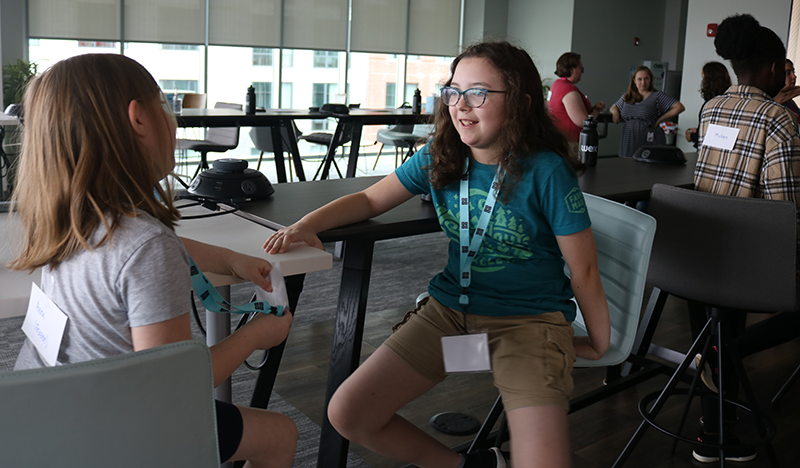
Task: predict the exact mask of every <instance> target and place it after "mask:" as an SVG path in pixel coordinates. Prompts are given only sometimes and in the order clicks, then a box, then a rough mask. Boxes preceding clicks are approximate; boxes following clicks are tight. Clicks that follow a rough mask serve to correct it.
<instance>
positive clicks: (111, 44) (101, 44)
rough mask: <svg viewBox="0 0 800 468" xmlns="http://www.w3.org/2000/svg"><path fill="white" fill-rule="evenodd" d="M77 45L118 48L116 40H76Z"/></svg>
mask: <svg viewBox="0 0 800 468" xmlns="http://www.w3.org/2000/svg"><path fill="white" fill-rule="evenodd" d="M78 47H98V48H104V49H113V48H115V47H116V48H119V43H117V42H96V41H78Z"/></svg>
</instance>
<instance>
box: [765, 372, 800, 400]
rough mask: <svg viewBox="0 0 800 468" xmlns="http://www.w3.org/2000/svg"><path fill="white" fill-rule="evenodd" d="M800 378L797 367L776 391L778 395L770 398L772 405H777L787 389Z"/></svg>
mask: <svg viewBox="0 0 800 468" xmlns="http://www.w3.org/2000/svg"><path fill="white" fill-rule="evenodd" d="M798 377H800V366H797V369H795V370H794V372H792V375H791V376H790V377H789V380H787V381H786V383H785V384H783V386H782V387H781V389H780V390H778V393H776V394H775V396H774V397H772V403H773V404H778V403H780V401H781V400H782V399H783V396H784V395H786V392H788V391H789V388H790V387H791V386H792V385H793V384H794V383H795V381H796V380H797V378H798Z"/></svg>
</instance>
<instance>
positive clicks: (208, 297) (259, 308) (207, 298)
mask: <svg viewBox="0 0 800 468" xmlns="http://www.w3.org/2000/svg"><path fill="white" fill-rule="evenodd" d="M189 267H190V270H189V271H190V273H191V275H192V289H194V293H195V294H197V297H199V298H200V301H201V302H202V303H203V307H205V308H206V310H210V311H211V312H223V313H232V314H249V313H251V312H261V313H264V314H269V313H273V314H275V315H277V316H278V317H282V316H283V306H282V305H280V306H277V307H275V306H272V305H270V304H269V302H267V301H254V302H251V303H249V304H244V305H240V306H234V305H232V304H231V303H230V302H228V301H226V300H225V299H223V298H222V295H221V294H220V293H219V291H217V288H215V287H214V285H213V284H211V281H209V280H208V278H206V275H204V274H203V272H202V271H200V269H199V268H197V265H196V264H195V263H194V260H192V257H189Z"/></svg>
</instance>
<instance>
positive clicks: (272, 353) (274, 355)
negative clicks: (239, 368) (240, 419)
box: [250, 274, 306, 409]
mask: <svg viewBox="0 0 800 468" xmlns="http://www.w3.org/2000/svg"><path fill="white" fill-rule="evenodd" d="M305 278H306V275H305V274H301V275H293V276H288V277H286V292H287V294H288V296H289V310H291V311H292V313H295V314H296V311H297V301H298V299H299V298H300V293H301V292H303V281H304V280H305ZM285 347H286V340H283V342H282V343H281V344H279V345H278V346H275V347H274V348H272V349H270V350H269V354H268V355H267V362H265V363H264V367H262V368H261V369H260V370H259V371H258V377H256V386H255V388H254V389H253V396H252V397H251V399H250V406H252V407H253V408H264V409H266V407H267V405H268V404H269V397H270V395H272V387H273V386H275V378H276V377H277V375H278V368H279V367H280V364H281V358H282V357H283V350H284V348H285Z"/></svg>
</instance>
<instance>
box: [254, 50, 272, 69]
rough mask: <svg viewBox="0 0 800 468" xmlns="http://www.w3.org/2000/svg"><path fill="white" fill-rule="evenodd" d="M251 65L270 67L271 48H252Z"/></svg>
mask: <svg viewBox="0 0 800 468" xmlns="http://www.w3.org/2000/svg"><path fill="white" fill-rule="evenodd" d="M253 66H260V67H271V66H272V49H260V48H254V49H253Z"/></svg>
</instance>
